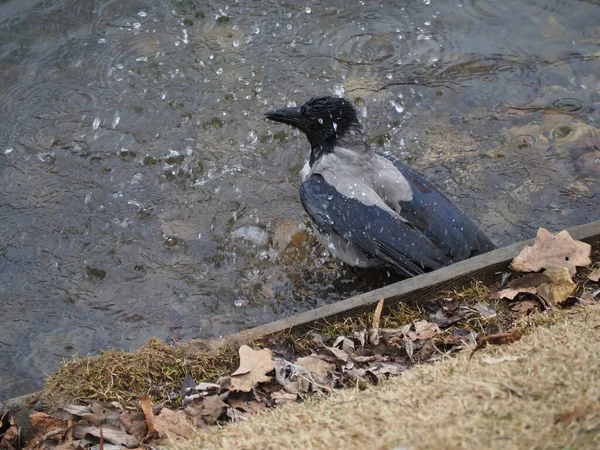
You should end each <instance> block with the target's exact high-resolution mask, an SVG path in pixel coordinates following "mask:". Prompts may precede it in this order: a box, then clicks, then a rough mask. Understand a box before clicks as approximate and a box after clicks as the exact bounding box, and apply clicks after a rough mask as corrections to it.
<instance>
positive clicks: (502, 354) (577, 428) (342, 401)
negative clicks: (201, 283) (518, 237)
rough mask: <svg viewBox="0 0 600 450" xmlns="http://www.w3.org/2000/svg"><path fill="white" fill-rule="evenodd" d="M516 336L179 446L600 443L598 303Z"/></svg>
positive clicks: (543, 445) (426, 446)
mask: <svg viewBox="0 0 600 450" xmlns="http://www.w3.org/2000/svg"><path fill="white" fill-rule="evenodd" d="M553 315H554V316H553V318H552V319H551V320H550V321H548V322H547V323H545V324H544V325H542V326H539V327H537V328H536V329H534V330H532V331H531V332H529V333H527V334H526V335H525V336H524V337H523V338H522V339H521V340H520V341H518V342H515V343H513V344H511V345H506V346H500V347H487V348H485V349H483V350H481V351H479V352H477V353H475V354H474V355H473V357H472V358H471V359H469V352H468V351H465V352H461V354H459V355H458V356H457V357H452V358H448V359H445V360H443V361H440V362H437V363H433V364H429V365H423V366H418V367H415V368H414V369H412V370H410V371H408V372H405V373H404V374H403V375H402V376H400V377H397V378H393V379H391V380H389V381H387V382H385V383H383V384H381V385H379V386H375V387H371V388H368V389H366V390H358V389H357V390H351V389H350V390H349V389H346V390H340V391H336V392H334V393H333V394H331V395H329V396H327V397H321V398H313V399H311V400H309V401H307V402H306V403H303V404H293V405H288V406H285V405H284V406H283V407H280V408H276V409H273V410H268V411H266V412H264V413H260V414H256V415H252V416H250V417H249V418H248V419H247V420H246V421H244V422H241V423H236V424H231V425H227V426H225V427H222V428H213V429H211V430H208V431H204V432H199V434H198V436H197V438H196V439H195V440H192V441H189V442H187V443H186V444H185V445H180V446H176V448H178V449H180V450H187V449H197V448H226V449H234V448H235V449H281V448H302V449H332V448H348V449H352V448H357V449H358V448H360V449H366V448H368V449H410V450H416V449H455V448H460V449H481V448H486V449H558V448H560V449H588V448H589V449H592V448H593V449H597V448H600V362H599V360H598V355H600V341H599V340H598V336H599V332H600V305H597V304H594V305H586V306H577V307H574V308H572V309H568V310H559V311H554V312H553Z"/></svg>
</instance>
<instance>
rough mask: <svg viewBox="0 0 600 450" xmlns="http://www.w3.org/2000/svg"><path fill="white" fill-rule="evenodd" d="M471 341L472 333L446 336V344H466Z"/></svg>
mask: <svg viewBox="0 0 600 450" xmlns="http://www.w3.org/2000/svg"><path fill="white" fill-rule="evenodd" d="M470 342H471V336H470V335H460V334H449V335H448V336H444V344H446V345H465V344H468V343H470Z"/></svg>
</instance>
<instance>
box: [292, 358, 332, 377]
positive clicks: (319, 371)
mask: <svg viewBox="0 0 600 450" xmlns="http://www.w3.org/2000/svg"><path fill="white" fill-rule="evenodd" d="M296 364H298V365H299V366H300V367H303V368H305V369H306V370H308V371H309V372H310V373H313V374H315V375H318V376H320V377H321V378H325V377H326V376H327V375H328V374H329V372H332V371H334V370H335V364H332V363H330V362H327V361H323V360H322V359H319V358H315V357H314V356H306V357H304V358H298V359H297V360H296Z"/></svg>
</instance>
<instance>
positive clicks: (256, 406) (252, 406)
mask: <svg viewBox="0 0 600 450" xmlns="http://www.w3.org/2000/svg"><path fill="white" fill-rule="evenodd" d="M228 403H229V406H231V407H233V408H237V409H241V410H242V411H244V412H246V413H256V412H259V411H263V410H264V409H265V408H266V407H267V405H265V404H264V403H263V402H255V401H244V400H236V399H229V400H228Z"/></svg>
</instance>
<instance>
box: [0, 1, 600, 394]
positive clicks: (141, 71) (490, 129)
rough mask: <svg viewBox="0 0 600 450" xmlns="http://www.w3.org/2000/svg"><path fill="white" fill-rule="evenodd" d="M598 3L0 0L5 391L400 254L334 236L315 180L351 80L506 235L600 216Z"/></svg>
mask: <svg viewBox="0 0 600 450" xmlns="http://www.w3.org/2000/svg"><path fill="white" fill-rule="evenodd" d="M599 8H600V6H597V4H595V2H583V1H576V0H545V1H542V0H522V1H518V2H513V1H500V0H466V1H458V0H456V1H453V2H438V1H434V0H422V1H410V2H409V1H405V2H396V1H394V2H392V1H384V2H354V1H352V2H350V1H345V0H336V1H326V2H325V1H310V0H308V1H306V2H304V3H302V2H287V3H283V4H282V3H281V2H278V1H263V2H260V4H257V3H256V2H231V4H229V6H225V5H224V4H223V2H216V1H195V0H135V1H127V2H124V1H120V0H104V1H97V2H83V1H75V0H47V1H39V0H18V1H17V0H9V1H6V2H3V3H2V4H0V177H1V182H0V196H1V199H2V200H1V201H0V236H1V239H0V298H1V299H2V302H0V317H1V318H2V323H1V326H0V360H1V361H2V364H1V365H0V398H6V397H10V396H15V395H19V394H23V393H26V392H28V391H31V390H33V389H35V388H38V387H39V386H40V384H41V379H42V377H43V374H44V373H47V372H50V371H52V370H53V369H54V368H55V367H56V366H57V364H59V363H60V361H61V360H63V359H65V358H70V357H71V356H73V355H80V356H81V355H85V354H88V353H96V352H98V351H99V350H100V349H102V348H110V347H117V348H124V349H126V350H133V349H135V348H136V347H138V346H139V345H140V344H142V343H143V342H144V341H145V340H146V339H147V338H148V337H150V336H158V337H161V338H163V339H166V340H175V341H179V340H185V339H189V338H191V337H210V336H218V335H222V334H226V333H231V332H234V331H237V330H240V329H242V328H246V327H249V326H253V325H257V324H260V323H263V322H266V321H269V320H272V319H275V318H279V317H282V316H285V315H289V314H292V313H294V312H296V311H301V310H306V309H308V308H314V307H316V306H318V305H321V304H325V303H328V302H333V301H336V300H339V299H341V298H344V297H346V296H348V295H351V294H354V293H357V292H361V291H364V290H367V289H370V288H373V287H377V286H379V285H381V284H383V283H386V282H389V281H390V280H391V278H389V277H388V276H387V274H385V273H381V272H378V271H371V272H365V271H357V270H352V269H349V268H347V267H344V266H342V265H340V264H339V263H338V262H337V261H335V260H332V259H331V258H330V257H328V255H327V254H326V253H324V250H323V249H322V248H321V247H320V246H319V245H317V244H315V239H314V236H313V233H312V230H311V229H310V228H306V226H307V223H306V221H305V217H304V216H303V214H302V209H301V206H300V203H299V201H298V196H297V188H298V183H299V177H298V171H299V170H300V168H301V166H302V163H303V159H304V158H305V157H306V155H307V151H308V148H307V143H306V141H305V139H304V137H303V136H300V135H298V134H297V133H295V132H294V131H292V130H291V129H286V128H283V127H280V126H277V125H273V124H270V123H267V122H265V121H264V120H263V118H262V113H263V112H264V111H265V110H267V109H269V108H270V107H273V106H281V105H285V104H288V103H290V102H296V103H302V102H304V101H305V100H306V99H307V98H309V97H310V96H312V95H313V94H316V93H324V92H335V93H338V94H339V93H345V94H346V95H347V96H349V97H351V98H353V99H355V100H356V101H357V104H358V105H359V107H360V108H361V111H362V113H363V120H364V121H365V124H366V127H367V129H368V130H369V132H370V134H371V136H372V142H373V145H374V146H375V147H377V148H379V150H380V151H384V152H389V153H392V154H394V155H396V156H398V157H400V158H402V159H404V160H405V161H407V162H408V163H409V164H411V165H412V166H413V167H415V168H417V169H418V170H420V171H421V172H423V173H424V174H425V175H426V176H427V177H428V178H429V179H430V180H431V181H432V182H434V183H435V184H436V185H437V186H438V187H440V189H441V190H442V191H444V192H445V193H447V195H449V196H450V197H451V198H453V199H454V200H455V201H456V202H457V203H458V204H459V205H460V206H461V207H462V208H463V209H464V210H465V211H467V212H468V213H469V214H470V215H472V216H473V217H474V218H476V219H477V220H478V221H479V222H480V223H481V224H482V226H483V228H484V229H486V230H487V232H488V233H489V235H490V236H491V237H492V238H493V240H494V241H495V242H497V243H498V244H500V245H503V244H508V243H511V242H514V241H518V240H521V239H524V238H529V237H532V236H533V235H534V234H535V230H536V228H537V227H538V226H540V225H542V226H546V227H549V228H551V229H554V230H558V229H561V228H565V227H568V226H572V225H576V224H581V223H584V222H589V221H592V220H596V219H598V218H599V217H600V213H599V212H598V207H597V205H598V201H599V200H600V196H599V193H600V184H599V183H598V177H599V175H600V137H599V136H600V135H599V132H598V129H597V126H598V123H599V121H600V116H599V114H598V110H599V109H600V79H599V78H598V74H599V73H600V25H599V24H598V20H597V18H598V16H599V14H600V9H599Z"/></svg>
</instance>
